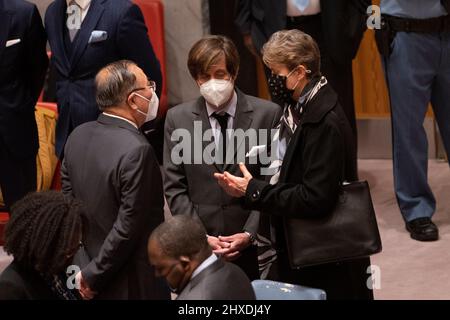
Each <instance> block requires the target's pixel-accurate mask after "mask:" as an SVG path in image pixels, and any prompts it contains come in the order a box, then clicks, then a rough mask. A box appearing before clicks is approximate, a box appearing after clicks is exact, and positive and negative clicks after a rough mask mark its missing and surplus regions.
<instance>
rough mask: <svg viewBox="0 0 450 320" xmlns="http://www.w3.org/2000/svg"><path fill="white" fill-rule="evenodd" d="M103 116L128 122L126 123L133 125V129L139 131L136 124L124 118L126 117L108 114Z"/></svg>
mask: <svg viewBox="0 0 450 320" xmlns="http://www.w3.org/2000/svg"><path fill="white" fill-rule="evenodd" d="M103 114H104V115H105V116H108V117H111V118H117V119H121V120H123V121H126V122H128V123H129V124H131V125H132V126H133V127H135V128H136V129H139V128H138V126H137V124H136V123H134V122H133V121H130V120H128V119H126V118H124V117H121V116H116V115H115V114H111V113H106V112H103Z"/></svg>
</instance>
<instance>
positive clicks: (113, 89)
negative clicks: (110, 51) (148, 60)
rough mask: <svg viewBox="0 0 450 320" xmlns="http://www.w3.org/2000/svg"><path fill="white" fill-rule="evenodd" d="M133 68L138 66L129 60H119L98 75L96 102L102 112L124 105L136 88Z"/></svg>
mask: <svg viewBox="0 0 450 320" xmlns="http://www.w3.org/2000/svg"><path fill="white" fill-rule="evenodd" d="M132 66H137V65H136V64H135V63H134V62H132V61H129V60H119V61H116V62H113V63H110V64H108V65H107V66H105V67H104V68H102V69H101V70H100V71H99V72H98V73H97V76H96V77H95V87H96V96H95V100H96V101H97V105H98V108H99V109H100V110H102V111H103V110H105V109H107V108H109V107H113V106H117V105H118V104H121V103H123V102H124V101H125V100H126V99H127V97H128V95H129V94H130V92H131V91H133V90H134V89H135V88H136V75H135V74H134V73H133V71H132V70H130V69H131V67H132Z"/></svg>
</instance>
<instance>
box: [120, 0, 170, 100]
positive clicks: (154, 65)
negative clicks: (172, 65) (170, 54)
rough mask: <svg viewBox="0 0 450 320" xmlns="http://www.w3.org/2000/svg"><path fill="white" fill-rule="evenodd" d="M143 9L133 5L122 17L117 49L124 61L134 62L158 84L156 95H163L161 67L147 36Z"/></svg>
mask: <svg viewBox="0 0 450 320" xmlns="http://www.w3.org/2000/svg"><path fill="white" fill-rule="evenodd" d="M147 31H148V30H147V26H146V25H145V21H144V17H143V15H142V12H141V9H139V7H138V6H137V5H135V4H132V5H131V6H130V7H129V8H128V10H127V11H126V12H125V14H124V16H123V17H122V19H121V21H120V23H119V27H118V33H117V47H118V48H119V51H120V55H121V57H122V59H128V60H131V61H134V62H135V63H136V64H137V65H138V66H139V67H140V68H142V70H144V72H145V74H146V75H147V77H148V78H149V79H151V80H153V81H155V82H156V86H157V88H156V93H157V95H158V96H160V94H161V89H162V75H161V66H160V64H159V61H158V58H157V57H156V55H155V52H154V50H153V46H152V44H151V42H150V40H149V37H148V34H147Z"/></svg>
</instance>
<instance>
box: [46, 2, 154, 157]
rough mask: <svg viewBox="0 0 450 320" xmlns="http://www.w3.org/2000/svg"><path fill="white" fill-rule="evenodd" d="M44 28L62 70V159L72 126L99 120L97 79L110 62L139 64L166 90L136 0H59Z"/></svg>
mask: <svg viewBox="0 0 450 320" xmlns="http://www.w3.org/2000/svg"><path fill="white" fill-rule="evenodd" d="M45 27H46V30H47V34H48V40H49V43H50V47H51V50H52V63H53V64H54V66H55V69H56V73H57V75H56V99H57V103H58V112H59V117H58V123H57V127H56V146H55V148H56V154H57V155H58V156H59V157H60V158H62V157H63V150H64V144H65V143H66V140H67V137H68V136H69V134H70V133H71V132H72V130H73V129H75V128H76V127H77V126H78V125H80V124H82V123H84V122H88V121H93V120H96V119H97V117H98V115H99V110H98V107H97V105H96V103H95V85H94V77H95V75H96V74H97V72H98V71H99V70H100V69H101V68H102V67H104V66H106V65H107V64H108V63H111V62H113V61H117V60H121V59H127V60H131V61H134V62H136V63H137V65H138V66H139V67H140V68H141V69H142V70H144V72H145V74H146V75H147V77H149V78H151V79H153V80H154V81H155V82H156V85H157V89H156V92H157V94H159V93H160V92H161V85H162V82H161V70H160V65H159V61H158V60H157V58H156V56H155V53H154V51H153V48H152V45H151V43H150V40H149V38H148V35H147V27H146V26H145V22H144V18H143V16H142V13H141V10H140V9H139V7H138V6H137V5H135V4H133V3H132V2H131V1H128V0H90V1H89V0H56V1H55V2H53V3H52V4H50V6H49V7H48V9H47V12H46V14H45ZM69 28H70V30H69ZM78 28H79V29H78Z"/></svg>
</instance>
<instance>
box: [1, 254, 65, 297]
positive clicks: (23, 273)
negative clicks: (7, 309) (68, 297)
mask: <svg viewBox="0 0 450 320" xmlns="http://www.w3.org/2000/svg"><path fill="white" fill-rule="evenodd" d="M57 299H58V297H57V296H56V295H55V294H54V293H53V291H52V290H51V288H50V286H49V285H48V284H47V283H46V281H45V280H44V279H43V278H42V277H41V276H40V275H39V273H38V272H36V271H35V270H31V269H29V268H24V267H23V266H21V265H20V264H19V263H17V261H13V262H11V264H10V265H9V266H8V267H7V268H6V269H5V270H4V271H3V272H2V273H1V274H0V300H57Z"/></svg>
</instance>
